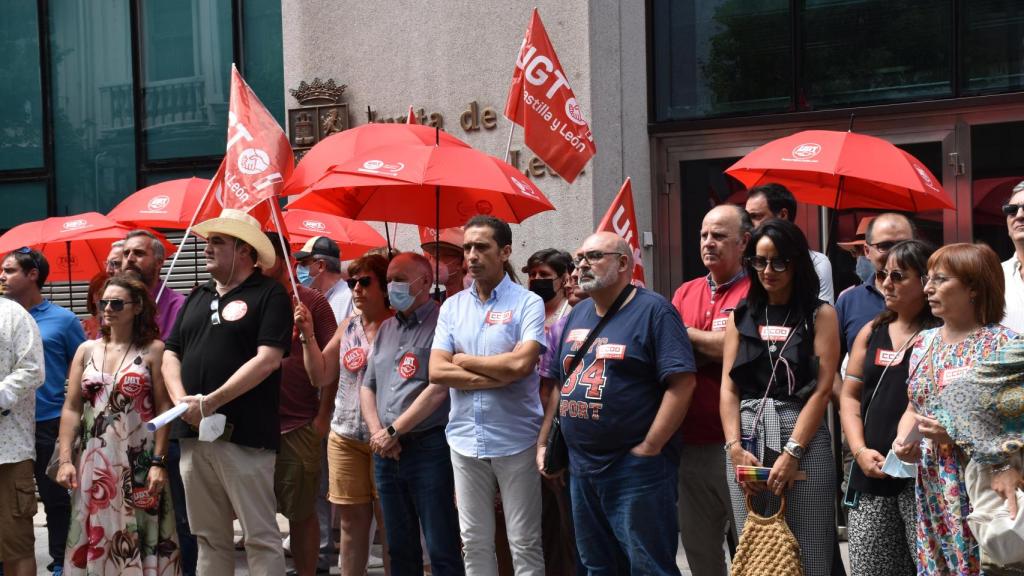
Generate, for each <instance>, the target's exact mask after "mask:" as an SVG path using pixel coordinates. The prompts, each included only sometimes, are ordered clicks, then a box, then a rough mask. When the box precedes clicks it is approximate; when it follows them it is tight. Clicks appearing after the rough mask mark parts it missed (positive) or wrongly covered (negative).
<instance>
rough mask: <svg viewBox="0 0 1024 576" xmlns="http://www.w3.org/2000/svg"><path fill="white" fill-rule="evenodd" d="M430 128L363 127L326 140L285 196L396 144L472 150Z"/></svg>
mask: <svg viewBox="0 0 1024 576" xmlns="http://www.w3.org/2000/svg"><path fill="white" fill-rule="evenodd" d="M437 132H438V131H437V130H435V129H434V128H431V127H430V126H421V125H419V124H376V123H374V124H363V125H362V126H358V127H356V128H351V129H349V130H344V131H342V132H339V133H337V134H333V135H331V136H328V137H327V138H324V140H323V141H321V142H320V143H318V144H317V145H316V146H313V147H312V148H310V149H309V152H306V155H305V156H303V157H302V160H301V161H300V162H299V165H298V166H296V167H295V171H293V172H292V175H291V176H290V177H289V178H288V181H287V182H286V183H285V186H284V189H283V191H282V192H281V195H282V196H288V195H291V194H299V193H301V192H304V191H306V189H307V188H309V187H310V186H312V185H313V184H314V183H315V182H316V181H317V180H319V179H320V178H322V177H323V176H324V174H326V173H327V172H328V171H329V170H330V169H331V168H332V167H334V166H336V165H338V164H341V163H343V162H345V161H347V160H349V159H350V158H352V157H353V156H355V155H357V154H360V153H362V152H366V151H368V150H372V149H374V148H379V147H381V146H390V145H394V144H413V145H416V144H419V145H422V144H427V145H430V146H433V145H434V143H435V141H436V142H437V143H438V144H439V145H440V146H461V147H463V148H468V147H469V144H466V143H465V142H463V141H462V140H459V139H458V138H456V137H455V136H452V135H451V134H448V133H447V132H440V134H438V133H437Z"/></svg>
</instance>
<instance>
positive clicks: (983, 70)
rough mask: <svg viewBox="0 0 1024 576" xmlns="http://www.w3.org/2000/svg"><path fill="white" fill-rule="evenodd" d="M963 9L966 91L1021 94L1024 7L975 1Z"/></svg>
mask: <svg viewBox="0 0 1024 576" xmlns="http://www.w3.org/2000/svg"><path fill="white" fill-rule="evenodd" d="M962 6H963V8H962V18H961V21H960V35H961V38H963V41H962V46H963V48H962V49H963V59H962V61H963V64H962V65H963V68H962V70H963V72H962V74H961V77H962V80H961V87H962V89H963V91H964V92H965V93H969V94H982V93H990V92H1012V91H1017V90H1020V89H1021V88H1022V87H1024V3H1021V2H1019V1H1018V0H971V1H970V2H963V4H962Z"/></svg>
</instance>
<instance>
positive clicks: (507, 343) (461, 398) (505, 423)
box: [432, 274, 545, 458]
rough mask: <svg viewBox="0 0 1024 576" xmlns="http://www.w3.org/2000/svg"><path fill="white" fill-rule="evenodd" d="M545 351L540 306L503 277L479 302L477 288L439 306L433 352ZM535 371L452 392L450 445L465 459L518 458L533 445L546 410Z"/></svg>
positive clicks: (476, 354)
mask: <svg viewBox="0 0 1024 576" xmlns="http://www.w3.org/2000/svg"><path fill="white" fill-rule="evenodd" d="M529 341H533V342H537V343H538V344H540V346H541V350H542V351H543V349H544V345H545V341H544V301H543V300H541V299H540V296H537V295H536V294H534V293H533V292H530V291H529V290H527V289H526V288H523V287H522V286H520V285H518V284H516V283H515V282H512V280H511V279H510V278H509V277H508V275H507V274H506V275H505V277H504V278H503V279H502V281H501V282H499V283H498V285H497V286H495V288H494V290H492V291H491V295H490V297H489V298H488V299H487V301H486V302H481V301H480V298H479V296H478V295H477V291H476V283H475V282H474V283H473V285H472V286H470V287H469V289H467V290H463V291H462V292H459V293H458V294H455V295H454V296H452V297H451V298H449V299H448V300H445V302H444V304H442V305H441V313H440V314H439V315H438V319H437V330H436V332H435V333H434V342H433V344H432V347H433V348H434V349H436V350H444V351H446V352H450V353H452V354H457V353H460V352H461V353H465V354H471V355H473V356H493V355H495V354H503V353H505V352H511V351H512V350H513V349H514V348H515V346H516V344H519V343H520V342H529ZM539 384H540V376H539V375H538V374H537V372H536V371H530V373H529V374H528V375H527V376H526V377H524V378H522V379H520V380H516V381H515V382H512V383H510V384H506V385H505V386H502V387H501V388H496V389H494V390H456V389H454V388H453V389H452V391H451V402H452V407H451V412H450V413H449V415H448V427H447V428H446V434H447V436H448V444H449V445H450V446H451V447H452V450H455V451H456V452H458V453H459V454H462V455H463V456H468V457H473V458H497V457H501V456H511V455H513V454H519V453H520V452H522V451H523V450H526V449H527V448H530V447H531V446H534V445H535V444H536V443H537V435H538V434H539V433H540V425H541V421H542V420H543V419H544V411H543V409H542V408H541V405H540V395H539V394H540V393H539Z"/></svg>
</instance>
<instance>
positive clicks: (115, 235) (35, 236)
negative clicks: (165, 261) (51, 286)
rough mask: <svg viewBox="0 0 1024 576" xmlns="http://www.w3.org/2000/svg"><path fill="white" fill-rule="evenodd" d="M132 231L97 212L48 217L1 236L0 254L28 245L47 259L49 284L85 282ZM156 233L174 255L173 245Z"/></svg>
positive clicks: (101, 269)
mask: <svg viewBox="0 0 1024 576" xmlns="http://www.w3.org/2000/svg"><path fill="white" fill-rule="evenodd" d="M132 229H133V228H132V227H129V226H124V225H122V224H118V223H117V222H114V221H113V220H111V219H109V218H107V217H106V216H104V215H102V214H99V213H97V212H86V213H84V214H76V215H74V216H59V217H54V218H47V219H46V220H37V221H34V222H26V223H24V224H20V225H18V226H15V227H14V228H11V229H10V230H8V231H7V233H6V234H4V235H3V236H0V254H7V253H8V252H11V251H13V250H17V249H18V248H21V247H22V246H28V247H30V248H34V249H36V250H38V251H40V252H42V254H43V256H45V257H46V261H47V262H48V263H49V264H50V277H49V281H52V282H61V281H85V280H90V279H91V278H92V277H93V276H95V275H96V274H98V273H99V272H102V271H103V270H104V269H105V268H106V261H107V255H108V254H109V253H110V245H111V243H113V242H115V241H117V240H123V239H124V237H125V235H126V234H127V233H128V232H130V231H131V230H132ZM154 234H155V235H156V237H157V238H160V240H161V241H162V242H163V243H164V247H165V249H166V251H167V253H168V254H173V253H174V250H175V248H174V245H172V244H171V243H170V242H167V240H166V239H164V237H163V236H161V235H160V234H156V233H154Z"/></svg>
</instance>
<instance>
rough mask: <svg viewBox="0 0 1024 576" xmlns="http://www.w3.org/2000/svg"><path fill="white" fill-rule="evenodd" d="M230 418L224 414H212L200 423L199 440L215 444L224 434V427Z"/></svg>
mask: <svg viewBox="0 0 1024 576" xmlns="http://www.w3.org/2000/svg"><path fill="white" fill-rule="evenodd" d="M227 421H228V417H227V416H225V415H223V414H210V415H209V416H207V417H205V418H203V419H202V420H200V421H199V440H200V441H202V442H213V441H214V440H216V439H217V438H220V435H221V434H223V433H224V425H225V424H227Z"/></svg>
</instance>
